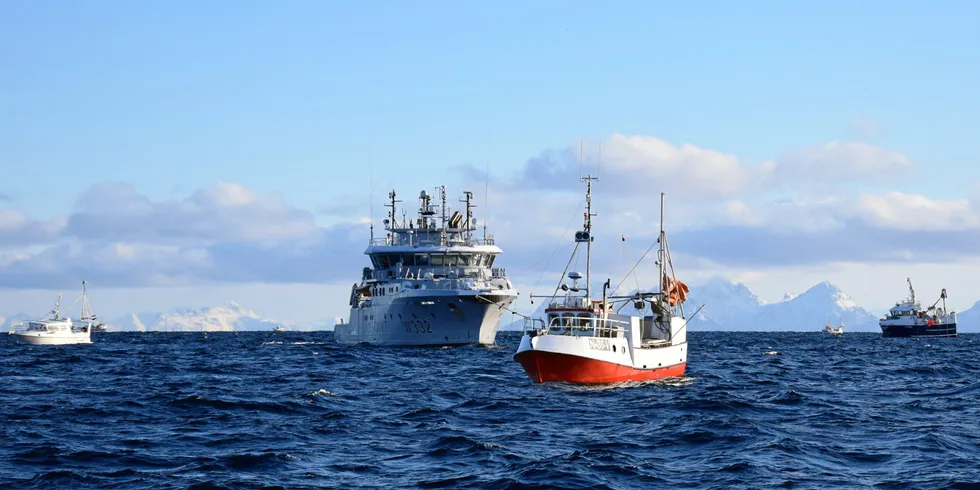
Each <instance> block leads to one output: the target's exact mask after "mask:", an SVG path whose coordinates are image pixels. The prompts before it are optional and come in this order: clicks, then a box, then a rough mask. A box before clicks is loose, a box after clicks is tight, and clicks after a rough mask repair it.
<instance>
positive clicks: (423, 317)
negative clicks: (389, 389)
mask: <svg viewBox="0 0 980 490" xmlns="http://www.w3.org/2000/svg"><path fill="white" fill-rule="evenodd" d="M446 293H450V294H438V293H436V294H427V295H425V296H422V295H419V296H414V295H412V296H408V297H399V298H393V299H391V300H390V301H384V302H383V303H380V304H372V305H366V306H362V307H359V308H352V309H351V317H350V321H349V322H348V323H341V324H338V325H336V326H335V327H334V338H335V339H336V340H337V341H338V342H341V343H345V344H358V343H368V344H375V345H399V346H401V345H404V346H437V345H466V344H483V345H492V344H493V343H494V342H495V341H496V338H497V328H498V327H499V326H500V319H501V317H503V315H504V313H506V312H507V310H506V308H507V307H508V306H510V304H511V303H513V302H514V300H515V299H517V296H516V294H514V293H512V292H507V293H505V294H500V293H496V294H494V293H483V294H480V293H473V294H466V293H463V294H460V293H459V292H458V291H452V292H450V291H446Z"/></svg>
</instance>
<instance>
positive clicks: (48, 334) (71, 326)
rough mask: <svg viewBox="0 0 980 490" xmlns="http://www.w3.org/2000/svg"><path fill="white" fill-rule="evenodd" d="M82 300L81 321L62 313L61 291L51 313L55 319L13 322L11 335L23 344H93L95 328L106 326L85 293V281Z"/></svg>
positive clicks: (83, 282)
mask: <svg viewBox="0 0 980 490" xmlns="http://www.w3.org/2000/svg"><path fill="white" fill-rule="evenodd" d="M79 300H81V302H82V313H81V316H80V317H79V321H77V322H75V321H72V320H71V318H68V317H63V316H61V294H60V293H59V294H58V300H57V301H56V302H55V305H54V308H52V309H51V312H50V313H48V314H49V315H50V316H51V318H41V319H39V320H31V321H28V322H21V323H15V324H13V325H11V329H10V334H11V335H13V336H14V337H15V338H16V339H17V341H18V342H20V343H22V344H31V345H68V344H91V343H92V331H93V330H96V329H101V328H100V327H104V325H103V324H102V323H99V322H98V321H96V318H95V313H93V312H92V305H90V304H89V302H88V297H87V296H86V294H85V281H82V296H81V297H80V298H79ZM75 301H76V302H77V301H78V300H75ZM72 305H74V303H72ZM69 308H71V306H69ZM103 331H104V330H103Z"/></svg>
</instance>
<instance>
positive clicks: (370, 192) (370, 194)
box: [368, 169, 374, 244]
mask: <svg viewBox="0 0 980 490" xmlns="http://www.w3.org/2000/svg"><path fill="white" fill-rule="evenodd" d="M369 175H370V177H369V180H368V182H369V183H368V206H369V207H370V209H371V216H370V222H371V243H372V244H373V243H374V170H373V169H372V170H371V172H370V174H369Z"/></svg>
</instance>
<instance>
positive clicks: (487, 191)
mask: <svg viewBox="0 0 980 490" xmlns="http://www.w3.org/2000/svg"><path fill="white" fill-rule="evenodd" d="M489 196H490V163H489V162H488V163H487V170H486V172H485V173H484V180H483V241H484V243H486V241H487V220H489V219H490V210H489V209H488V207H489Z"/></svg>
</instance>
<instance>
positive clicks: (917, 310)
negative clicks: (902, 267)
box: [878, 278, 956, 337]
mask: <svg viewBox="0 0 980 490" xmlns="http://www.w3.org/2000/svg"><path fill="white" fill-rule="evenodd" d="M905 280H906V282H908V283H909V297H908V298H907V299H905V300H904V301H902V302H899V303H895V306H893V307H892V308H891V309H890V310H888V314H887V315H885V317H884V318H881V319H880V320H879V321H878V325H879V326H880V327H881V336H882V337H956V312H955V311H948V310H947V309H946V290H945V289H943V290H942V291H941V292H940V293H939V299H937V300H936V302H935V303H933V304H932V306H930V307H928V308H926V309H922V306H921V305H919V302H918V301H917V300H916V299H915V289H913V288H912V280H911V279H909V278H906V279H905ZM940 302H942V306H941V307H940V306H938V305H939V303H940Z"/></svg>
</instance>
